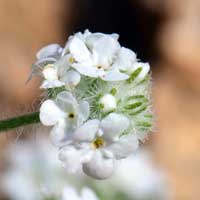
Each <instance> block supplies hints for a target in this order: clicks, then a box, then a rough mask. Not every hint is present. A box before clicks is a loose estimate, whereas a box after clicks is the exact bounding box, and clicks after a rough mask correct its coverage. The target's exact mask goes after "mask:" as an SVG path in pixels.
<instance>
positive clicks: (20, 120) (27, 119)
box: [0, 112, 40, 132]
mask: <svg viewBox="0 0 200 200" xmlns="http://www.w3.org/2000/svg"><path fill="white" fill-rule="evenodd" d="M39 122H40V119H39V112H33V113H28V114H25V115H21V116H17V117H13V118H9V119H4V120H1V121H0V132H1V131H8V130H10V129H14V128H18V127H21V126H26V125H29V124H35V123H39Z"/></svg>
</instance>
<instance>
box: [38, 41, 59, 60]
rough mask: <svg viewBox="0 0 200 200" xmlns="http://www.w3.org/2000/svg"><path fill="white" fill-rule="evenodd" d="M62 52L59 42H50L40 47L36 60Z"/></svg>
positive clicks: (55, 55)
mask: <svg viewBox="0 0 200 200" xmlns="http://www.w3.org/2000/svg"><path fill="white" fill-rule="evenodd" d="M61 52H62V47H61V46H60V45H59V44H50V45H47V46H45V47H43V48H41V49H40V50H39V51H38V52H37V54H36V58H37V59H38V60H40V59H43V58H47V57H57V56H58V55H59V54H60V53H61Z"/></svg>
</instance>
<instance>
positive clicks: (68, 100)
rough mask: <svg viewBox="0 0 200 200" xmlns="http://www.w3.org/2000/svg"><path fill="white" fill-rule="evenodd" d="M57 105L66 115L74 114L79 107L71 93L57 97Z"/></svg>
mask: <svg viewBox="0 0 200 200" xmlns="http://www.w3.org/2000/svg"><path fill="white" fill-rule="evenodd" d="M56 103H57V104H58V106H59V107H60V108H61V109H62V110H63V111H65V112H66V113H69V112H74V111H75V109H76V107H77V106H78V104H77V101H76V99H75V97H73V95H72V94H71V93H70V92H67V91H63V92H60V93H59V94H58V95H57V97H56Z"/></svg>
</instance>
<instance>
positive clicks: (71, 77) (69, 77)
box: [60, 70, 81, 87]
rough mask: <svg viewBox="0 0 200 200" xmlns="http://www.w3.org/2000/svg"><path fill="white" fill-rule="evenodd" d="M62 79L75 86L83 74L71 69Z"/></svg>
mask: <svg viewBox="0 0 200 200" xmlns="http://www.w3.org/2000/svg"><path fill="white" fill-rule="evenodd" d="M60 80H61V81H63V82H65V83H66V84H67V85H68V86H70V87H74V86H76V85H78V84H79V82H80V80H81V76H80V74H79V73H78V72H76V71H75V70H69V71H68V72H67V73H66V74H65V75H64V76H63V77H62V78H61V79H60Z"/></svg>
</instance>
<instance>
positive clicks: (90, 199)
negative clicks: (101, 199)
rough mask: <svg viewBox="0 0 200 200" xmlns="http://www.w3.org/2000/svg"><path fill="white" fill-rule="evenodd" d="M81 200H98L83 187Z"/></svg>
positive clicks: (90, 191) (88, 189) (91, 192)
mask: <svg viewBox="0 0 200 200" xmlns="http://www.w3.org/2000/svg"><path fill="white" fill-rule="evenodd" d="M81 197H82V200H98V198H97V196H96V194H95V193H94V192H93V191H92V190H91V189H90V188H88V187H84V188H83V189H82V191H81Z"/></svg>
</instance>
